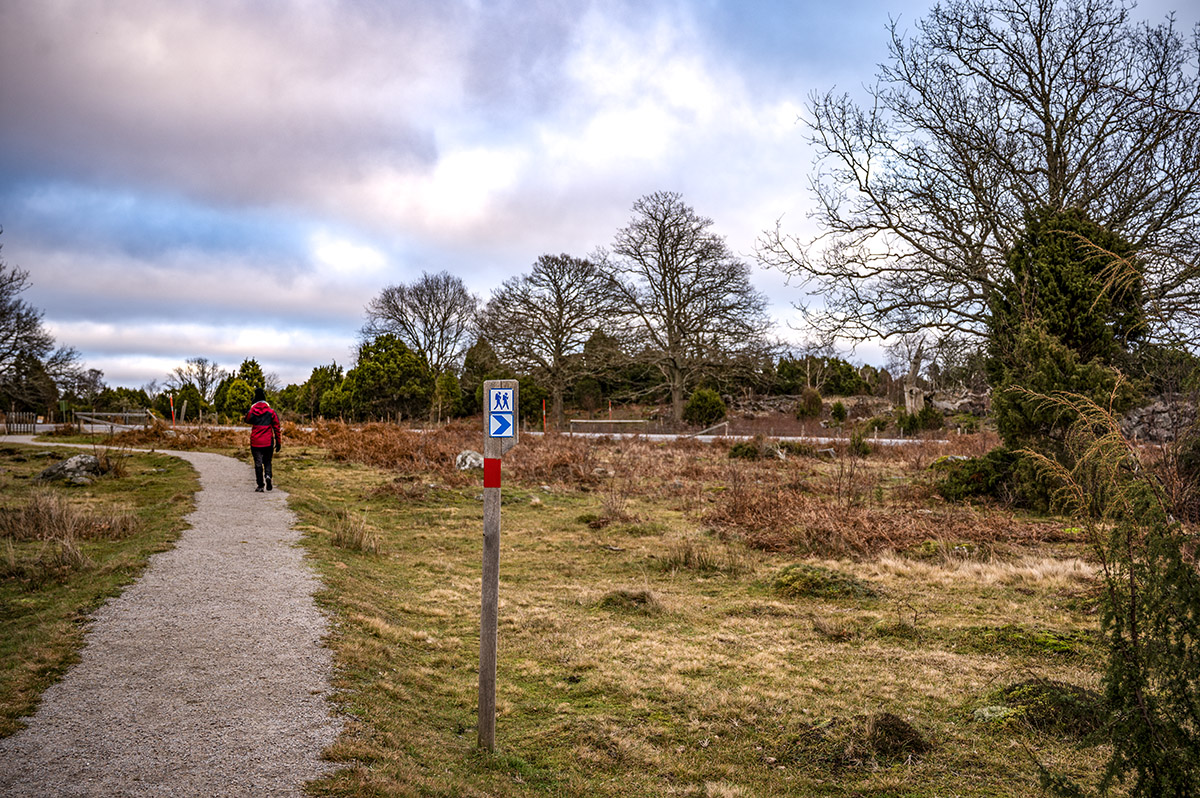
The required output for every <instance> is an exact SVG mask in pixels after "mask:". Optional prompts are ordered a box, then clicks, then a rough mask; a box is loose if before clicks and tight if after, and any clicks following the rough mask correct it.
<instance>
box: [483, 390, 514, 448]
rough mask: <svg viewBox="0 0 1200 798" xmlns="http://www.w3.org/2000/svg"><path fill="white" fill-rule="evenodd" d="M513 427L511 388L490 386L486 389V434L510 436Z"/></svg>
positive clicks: (493, 436) (495, 436) (502, 436)
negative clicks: (489, 388) (490, 387)
mask: <svg viewBox="0 0 1200 798" xmlns="http://www.w3.org/2000/svg"><path fill="white" fill-rule="evenodd" d="M515 429H516V428H515V425H514V424H513V390H512V388H492V389H491V390H489V391H488V436H489V437H492V438H512V437H515V436H516V431H515Z"/></svg>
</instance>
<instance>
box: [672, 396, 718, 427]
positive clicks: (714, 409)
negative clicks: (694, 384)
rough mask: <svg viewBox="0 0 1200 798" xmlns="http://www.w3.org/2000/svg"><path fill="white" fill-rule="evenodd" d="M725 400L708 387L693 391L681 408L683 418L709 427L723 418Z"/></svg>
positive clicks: (700, 425)
mask: <svg viewBox="0 0 1200 798" xmlns="http://www.w3.org/2000/svg"><path fill="white" fill-rule="evenodd" d="M725 413H726V408H725V402H724V401H723V400H722V399H721V396H720V395H719V394H718V393H717V392H716V391H714V390H712V389H710V388H701V389H700V390H698V391H694V392H693V393H692V396H691V398H690V399H688V402H687V405H686V406H684V408H683V420H684V421H686V422H687V423H688V424H693V425H695V426H697V427H709V426H712V425H713V424H716V423H717V422H718V421H720V420H721V419H723V418H725Z"/></svg>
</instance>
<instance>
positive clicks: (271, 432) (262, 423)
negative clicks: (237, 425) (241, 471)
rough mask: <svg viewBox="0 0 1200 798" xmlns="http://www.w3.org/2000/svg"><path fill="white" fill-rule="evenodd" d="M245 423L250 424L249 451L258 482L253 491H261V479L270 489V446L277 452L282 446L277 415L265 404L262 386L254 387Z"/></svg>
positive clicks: (265, 396)
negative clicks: (251, 402) (252, 400)
mask: <svg viewBox="0 0 1200 798" xmlns="http://www.w3.org/2000/svg"><path fill="white" fill-rule="evenodd" d="M246 423H247V424H249V425H250V452H251V453H252V454H253V455H254V479H255V480H256V481H257V482H258V487H257V488H255V489H254V492H255V493H262V491H263V485H264V482H263V479H264V477H265V478H266V482H265V484H266V488H267V490H271V456H272V448H274V450H275V451H276V452H277V451H279V450H280V449H281V448H282V447H283V439H282V438H281V437H280V435H279V416H277V415H275V411H274V410H272V409H271V406H270V405H269V404H267V394H266V392H265V391H263V389H262V388H255V389H254V404H252V405H250V410H248V411H247V412H246Z"/></svg>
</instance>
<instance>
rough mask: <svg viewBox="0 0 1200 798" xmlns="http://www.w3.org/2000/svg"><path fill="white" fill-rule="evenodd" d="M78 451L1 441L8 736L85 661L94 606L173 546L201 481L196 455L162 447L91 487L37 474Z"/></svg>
mask: <svg viewBox="0 0 1200 798" xmlns="http://www.w3.org/2000/svg"><path fill="white" fill-rule="evenodd" d="M80 451H88V452H90V451H91V450H89V449H83V450H80ZM76 453H77V452H76V451H72V450H69V449H63V450H50V449H47V448H46V447H38V446H36V445H35V446H15V445H3V446H0V516H2V520H0V530H3V534H0V629H3V633H0V736H7V735H9V734H12V733H13V732H15V731H16V730H17V729H19V728H21V727H22V725H23V724H22V722H21V720H20V718H22V717H24V716H27V715H30V714H32V713H33V711H34V709H35V708H36V706H37V702H38V699H39V698H40V696H41V694H42V692H43V691H44V690H45V689H46V688H47V687H49V686H50V684H52V683H53V682H54V681H56V680H57V679H59V678H60V677H61V676H62V674H63V673H64V672H65V671H66V669H67V668H68V667H69V666H70V665H71V664H72V663H74V662H75V661H77V659H78V651H79V649H80V647H81V645H82V643H83V635H84V630H85V627H86V622H87V618H88V616H89V615H90V613H92V612H93V611H94V610H95V609H96V608H98V607H99V606H100V605H101V604H102V603H104V601H105V600H106V599H108V598H110V597H112V596H115V595H117V594H119V593H120V592H121V590H122V588H124V587H125V586H126V585H128V584H129V583H130V582H132V581H133V580H134V579H136V578H137V577H138V575H140V574H141V572H142V569H143V568H144V567H145V565H146V562H147V560H148V559H149V557H150V555H151V554H153V553H155V552H159V551H164V550H166V549H168V548H170V546H171V545H172V543H173V541H174V540H175V539H176V538H177V537H178V535H179V532H180V531H181V530H182V529H183V528H184V523H183V517H184V516H185V515H186V514H187V513H189V512H191V510H192V508H193V497H194V495H195V492H196V490H197V489H198V488H199V481H198V479H197V477H196V474H195V471H194V470H193V469H192V467H191V466H190V465H188V464H187V463H186V462H184V461H182V460H180V459H179V458H176V457H169V456H166V455H157V454H131V455H129V456H128V457H122V458H121V467H120V468H119V469H118V472H119V473H121V474H122V476H119V477H114V476H111V475H110V476H105V477H101V478H100V479H98V480H97V481H95V482H94V483H93V484H92V485H89V486H87V487H62V486H57V487H56V486H46V485H42V484H39V483H38V482H37V481H35V480H34V477H35V476H37V474H39V473H40V472H41V471H42V470H43V469H44V468H45V467H46V466H47V465H49V464H50V463H53V462H55V461H57V460H58V459H61V458H64V457H68V456H70V455H72V454H76ZM114 473H116V472H114Z"/></svg>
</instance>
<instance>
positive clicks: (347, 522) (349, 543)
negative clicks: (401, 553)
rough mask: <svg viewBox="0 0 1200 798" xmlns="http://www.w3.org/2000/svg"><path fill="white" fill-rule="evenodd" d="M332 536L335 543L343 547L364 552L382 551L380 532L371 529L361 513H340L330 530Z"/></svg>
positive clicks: (377, 552)
mask: <svg viewBox="0 0 1200 798" xmlns="http://www.w3.org/2000/svg"><path fill="white" fill-rule="evenodd" d="M330 537H331V538H332V542H333V545H335V546H337V547H338V548H341V549H347V550H349V551H358V552H362V553H363V554H379V553H380V551H381V544H380V538H379V533H378V532H377V531H375V530H373V529H371V528H370V527H369V526H368V525H367V520H366V518H364V517H362V516H361V515H354V514H351V513H346V512H342V513H339V514H338V517H337V519H336V520H335V522H334V524H333V529H331V530H330Z"/></svg>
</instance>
